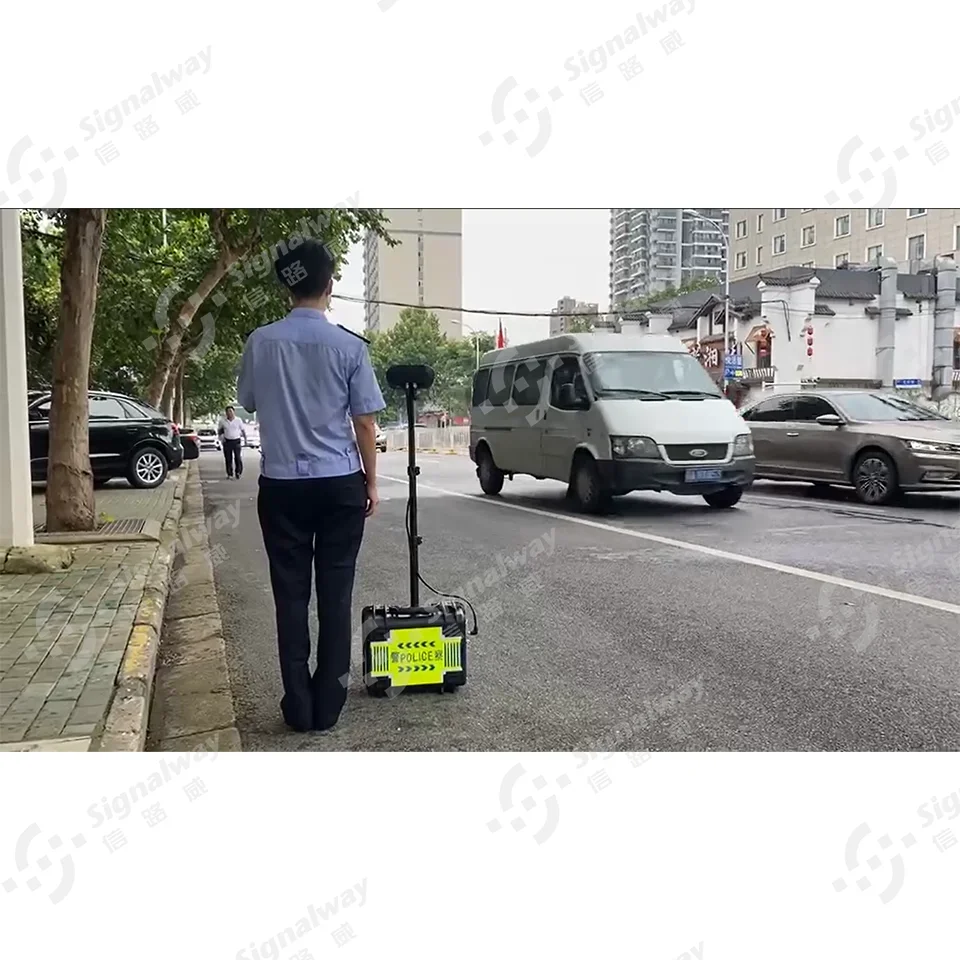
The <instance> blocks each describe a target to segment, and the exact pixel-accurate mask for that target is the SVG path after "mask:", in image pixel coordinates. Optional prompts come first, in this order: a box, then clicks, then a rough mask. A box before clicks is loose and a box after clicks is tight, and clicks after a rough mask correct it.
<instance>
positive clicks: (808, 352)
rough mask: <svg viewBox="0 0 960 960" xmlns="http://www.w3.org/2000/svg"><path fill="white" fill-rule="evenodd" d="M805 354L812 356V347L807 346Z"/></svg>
mask: <svg viewBox="0 0 960 960" xmlns="http://www.w3.org/2000/svg"><path fill="white" fill-rule="evenodd" d="M807 356H808V357H812V356H813V347H807Z"/></svg>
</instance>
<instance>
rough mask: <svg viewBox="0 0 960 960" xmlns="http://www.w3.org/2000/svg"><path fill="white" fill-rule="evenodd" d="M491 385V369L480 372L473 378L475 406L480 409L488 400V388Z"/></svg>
mask: <svg viewBox="0 0 960 960" xmlns="http://www.w3.org/2000/svg"><path fill="white" fill-rule="evenodd" d="M489 385H490V368H489V367H484V368H483V369H482V370H478V371H477V372H476V375H475V376H474V378H473V400H472V401H471V402H472V404H473V406H475V407H479V406H480V404H481V403H483V401H484V400H486V399H487V387H488V386H489Z"/></svg>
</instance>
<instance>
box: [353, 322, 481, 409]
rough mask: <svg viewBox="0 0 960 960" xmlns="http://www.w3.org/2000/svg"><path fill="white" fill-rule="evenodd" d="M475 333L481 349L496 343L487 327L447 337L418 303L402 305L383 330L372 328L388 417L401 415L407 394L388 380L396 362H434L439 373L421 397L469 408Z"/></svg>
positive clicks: (372, 353)
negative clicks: (460, 336) (483, 330)
mask: <svg viewBox="0 0 960 960" xmlns="http://www.w3.org/2000/svg"><path fill="white" fill-rule="evenodd" d="M477 339H479V341H480V353H481V354H483V353H485V352H486V351H487V350H492V349H493V346H494V338H493V336H492V335H491V334H488V333H480V334H476V335H474V336H471V337H470V338H464V339H459V340H449V339H447V337H445V336H444V335H443V334H441V333H440V321H439V320H438V318H437V316H436V314H434V313H431V312H428V311H426V310H423V309H420V308H407V309H406V310H402V311H401V312H400V318H399V320H398V321H397V323H396V325H395V326H393V327H392V328H391V329H389V330H386V331H384V332H382V333H373V334H372V335H371V337H370V359H371V361H372V363H373V368H374V370H375V371H376V374H377V380H378V381H379V383H380V386H381V388H382V389H383V395H384V400H385V401H386V403H387V409H386V411H385V412H384V418H385V419H387V420H399V419H402V418H403V407H404V400H403V395H402V394H401V393H400V392H399V391H395V390H392V389H390V388H389V387H388V386H387V370H388V369H389V368H390V367H392V366H393V365H394V364H398V363H425V364H428V365H429V366H431V367H433V369H434V372H435V374H436V379H435V380H434V384H433V386H432V387H431V388H430V390H429V391H428V392H427V394H426V395H425V396H424V398H423V401H424V402H425V403H426V404H427V405H432V406H436V407H439V408H441V409H443V410H444V411H446V412H447V413H448V414H450V415H451V416H463V415H464V414H466V413H467V411H468V410H469V408H470V392H471V389H472V386H473V374H474V371H475V369H476V365H477V362H476V359H477V346H476V340H477Z"/></svg>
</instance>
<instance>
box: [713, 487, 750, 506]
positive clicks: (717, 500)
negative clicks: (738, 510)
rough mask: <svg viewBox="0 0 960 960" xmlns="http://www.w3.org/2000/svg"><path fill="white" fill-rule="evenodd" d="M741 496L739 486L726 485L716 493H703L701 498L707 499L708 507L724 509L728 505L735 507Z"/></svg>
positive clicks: (741, 492)
mask: <svg viewBox="0 0 960 960" xmlns="http://www.w3.org/2000/svg"><path fill="white" fill-rule="evenodd" d="M742 496H743V490H742V489H741V488H740V487H727V488H726V489H725V490H720V491H718V492H717V493H705V494H704V495H703V499H704V500H706V501H707V506H708V507H713V508H714V509H717V510H724V509H726V508H728V507H735V506H736V505H737V504H738V503H739V502H740V498H741V497H742Z"/></svg>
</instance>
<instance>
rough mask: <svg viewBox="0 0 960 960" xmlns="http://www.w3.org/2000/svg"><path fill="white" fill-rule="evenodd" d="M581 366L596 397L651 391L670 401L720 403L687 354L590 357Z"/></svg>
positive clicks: (704, 373)
mask: <svg viewBox="0 0 960 960" xmlns="http://www.w3.org/2000/svg"><path fill="white" fill-rule="evenodd" d="M584 366H585V367H586V369H587V371H588V373H589V376H590V385H591V386H592V387H593V391H594V393H595V394H596V395H597V396H598V397H611V398H614V397H630V396H631V395H632V394H636V395H641V394H644V393H649V392H650V391H654V392H656V393H659V394H663V395H664V396H666V397H670V398H681V399H682V398H688V397H689V398H696V399H714V398H716V399H723V394H722V393H721V392H720V391H719V389H718V388H717V385H716V384H715V383H714V382H713V381H712V380H711V379H710V376H709V374H708V373H707V371H706V370H704V369H703V367H702V366H701V365H700V363H699V361H698V360H696V359H695V358H694V357H692V356H691V355H690V354H689V353H659V352H656V351H653V350H635V351H634V350H631V351H622V350H617V351H610V352H603V353H590V354H587V355H586V356H585V357H584Z"/></svg>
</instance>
